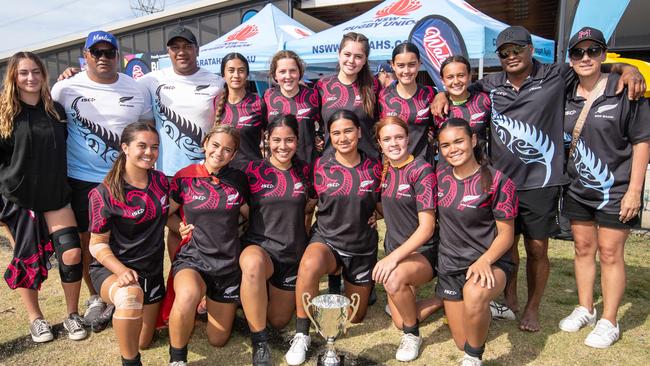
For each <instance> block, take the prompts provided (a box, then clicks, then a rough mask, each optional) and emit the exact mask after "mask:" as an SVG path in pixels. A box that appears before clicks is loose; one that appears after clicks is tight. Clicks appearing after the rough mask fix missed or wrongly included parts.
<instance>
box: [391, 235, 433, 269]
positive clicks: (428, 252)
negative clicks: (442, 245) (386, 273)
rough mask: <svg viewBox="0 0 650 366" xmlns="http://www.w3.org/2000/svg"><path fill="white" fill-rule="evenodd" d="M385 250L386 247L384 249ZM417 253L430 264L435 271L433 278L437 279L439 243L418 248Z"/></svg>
mask: <svg viewBox="0 0 650 366" xmlns="http://www.w3.org/2000/svg"><path fill="white" fill-rule="evenodd" d="M384 249H385V247H384ZM390 253H392V251H391V252H389V251H386V255H389V254H390ZM416 253H418V254H420V255H422V256H423V257H424V259H426V260H427V262H429V265H430V266H431V270H433V277H436V265H437V264H438V243H436V244H434V245H431V244H427V245H423V246H421V247H419V248H418V250H417V251H416Z"/></svg>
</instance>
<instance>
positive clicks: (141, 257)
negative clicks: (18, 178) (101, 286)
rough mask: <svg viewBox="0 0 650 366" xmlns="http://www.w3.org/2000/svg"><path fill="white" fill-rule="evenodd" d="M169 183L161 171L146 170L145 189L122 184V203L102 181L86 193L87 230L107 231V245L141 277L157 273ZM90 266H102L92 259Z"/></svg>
mask: <svg viewBox="0 0 650 366" xmlns="http://www.w3.org/2000/svg"><path fill="white" fill-rule="evenodd" d="M168 195H169V183H168V182H167V177H165V175H164V174H163V173H162V172H159V171H155V170H150V171H149V184H148V185H147V188H145V189H139V188H135V187H133V186H131V185H129V184H127V183H124V202H120V201H118V200H117V199H115V198H114V197H113V196H111V193H110V191H109V190H108V187H107V186H106V185H105V184H99V185H98V186H97V187H95V188H94V189H93V190H91V191H90V193H89V194H88V201H89V202H88V206H89V207H88V209H89V212H90V225H89V230H88V231H90V232H91V233H97V234H101V233H105V232H108V231H110V239H109V243H108V244H109V246H110V248H111V250H112V251H113V254H114V255H115V257H117V259H119V261H120V262H122V264H124V265H125V266H127V267H129V268H131V269H133V270H135V271H137V272H138V273H141V274H142V276H143V277H147V278H148V277H149V276H153V275H157V274H161V273H162V270H163V256H164V252H165V243H164V238H163V233H164V230H165V224H166V223H167V212H168V210H169V201H168ZM90 266H91V267H102V265H101V264H100V263H99V262H97V260H93V262H92V263H91V265H90Z"/></svg>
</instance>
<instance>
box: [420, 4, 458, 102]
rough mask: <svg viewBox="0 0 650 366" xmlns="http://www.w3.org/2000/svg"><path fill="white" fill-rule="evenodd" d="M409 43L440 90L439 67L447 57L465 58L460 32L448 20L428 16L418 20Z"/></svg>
mask: <svg viewBox="0 0 650 366" xmlns="http://www.w3.org/2000/svg"><path fill="white" fill-rule="evenodd" d="M409 42H411V43H413V44H415V45H416V46H417V48H418V50H420V54H421V55H423V56H424V57H422V64H423V65H424V68H425V70H427V72H428V73H429V76H431V79H433V81H434V82H435V84H436V87H438V89H440V90H444V85H443V83H442V80H441V79H440V65H441V64H442V62H443V61H444V60H445V59H446V58H447V57H449V56H453V55H462V56H464V57H467V48H466V47H465V41H464V40H463V36H462V35H461V34H460V31H459V30H458V28H456V26H455V25H454V23H452V22H451V21H450V20H449V19H447V18H445V17H443V16H439V15H429V16H427V17H424V18H422V19H420V21H419V22H417V24H415V26H413V29H412V30H411V34H410V35H409Z"/></svg>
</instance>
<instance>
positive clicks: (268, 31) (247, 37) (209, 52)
mask: <svg viewBox="0 0 650 366" xmlns="http://www.w3.org/2000/svg"><path fill="white" fill-rule="evenodd" d="M313 34H314V32H312V31H311V30H310V29H309V28H307V27H305V26H304V25H302V24H300V23H299V22H297V21H295V20H294V19H292V18H291V17H289V16H288V15H287V14H285V13H284V12H282V10H280V9H278V8H277V7H275V6H274V5H273V4H268V5H266V6H265V7H264V8H263V9H262V10H261V11H260V12H259V13H257V14H255V16H253V17H251V18H250V19H248V20H247V21H245V22H244V23H242V24H240V25H239V26H237V27H236V28H235V29H233V30H231V31H230V32H228V33H226V34H224V35H223V36H221V37H219V38H217V39H216V40H214V41H212V42H210V43H206V44H205V45H203V46H201V47H200V51H199V57H198V60H197V62H198V64H199V66H201V67H203V68H206V69H208V70H210V71H212V72H214V73H221V59H222V58H223V57H224V56H225V55H227V54H228V53H230V52H239V53H241V54H242V55H244V56H246V59H247V60H248V63H249V67H250V71H251V73H250V75H249V79H251V80H267V79H268V77H267V71H268V70H269V66H270V61H271V58H272V57H273V55H274V54H275V53H276V52H277V51H278V50H281V49H282V48H283V45H284V44H285V42H286V41H289V40H295V39H300V38H303V37H306V36H310V35H313ZM166 63H169V59H167V60H166ZM168 65H169V64H167V65H165V64H164V63H163V61H162V60H161V66H160V67H161V68H162V67H165V66H168Z"/></svg>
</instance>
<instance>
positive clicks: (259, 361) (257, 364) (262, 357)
mask: <svg viewBox="0 0 650 366" xmlns="http://www.w3.org/2000/svg"><path fill="white" fill-rule="evenodd" d="M272 365H273V360H272V359H271V349H270V348H269V344H268V343H267V342H259V343H255V344H253V366H272Z"/></svg>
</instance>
